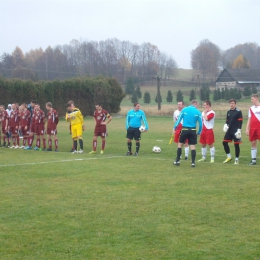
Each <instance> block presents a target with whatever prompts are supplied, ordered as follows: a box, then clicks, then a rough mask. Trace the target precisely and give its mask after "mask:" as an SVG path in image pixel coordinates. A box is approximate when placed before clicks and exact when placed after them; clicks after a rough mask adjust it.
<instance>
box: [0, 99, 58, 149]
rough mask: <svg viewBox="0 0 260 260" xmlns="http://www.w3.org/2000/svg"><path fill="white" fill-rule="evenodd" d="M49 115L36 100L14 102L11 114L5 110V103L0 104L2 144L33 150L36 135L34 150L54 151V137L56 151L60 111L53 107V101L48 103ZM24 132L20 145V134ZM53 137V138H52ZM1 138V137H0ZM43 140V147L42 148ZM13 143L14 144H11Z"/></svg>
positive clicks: (7, 146)
mask: <svg viewBox="0 0 260 260" xmlns="http://www.w3.org/2000/svg"><path fill="white" fill-rule="evenodd" d="M45 106H46V109H47V111H48V112H47V117H46V116H45V113H44V112H43V111H42V110H41V108H40V105H39V104H38V103H36V101H34V100H33V101H31V103H30V104H29V105H27V104H25V103H24V104H21V105H20V106H19V104H15V103H14V104H12V110H11V112H10V115H9V114H8V112H7V111H6V110H5V106H4V105H0V121H1V123H2V140H3V143H2V145H1V141H0V145H1V146H2V147H6V148H14V149H17V148H22V149H24V150H32V149H33V148H32V145H33V141H34V138H35V137H36V146H35V148H34V150H45V151H52V139H54V144H55V151H56V152H57V151H58V138H57V125H58V122H59V117H58V112H57V111H56V110H55V109H53V107H52V103H51V102H47V103H46V105H45ZM46 122H47V140H48V147H47V146H46V137H45V123H46ZM19 132H20V133H21V134H22V136H23V138H22V144H21V146H20V136H19ZM52 137H53V138H52ZM0 140H1V138H0ZM41 142H42V148H41ZM11 143H12V145H11Z"/></svg>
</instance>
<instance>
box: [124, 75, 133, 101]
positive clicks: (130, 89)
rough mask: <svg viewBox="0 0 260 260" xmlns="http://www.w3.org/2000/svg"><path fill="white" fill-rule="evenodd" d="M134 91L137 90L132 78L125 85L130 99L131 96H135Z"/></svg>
mask: <svg viewBox="0 0 260 260" xmlns="http://www.w3.org/2000/svg"><path fill="white" fill-rule="evenodd" d="M134 90H135V85H134V80H133V78H132V77H129V78H128V79H127V80H126V83H125V93H126V95H129V98H130V96H131V95H133V92H134Z"/></svg>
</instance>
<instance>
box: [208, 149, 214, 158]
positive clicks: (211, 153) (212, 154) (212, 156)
mask: <svg viewBox="0 0 260 260" xmlns="http://www.w3.org/2000/svg"><path fill="white" fill-rule="evenodd" d="M209 150H210V155H211V158H214V157H215V147H212V148H210V149H209Z"/></svg>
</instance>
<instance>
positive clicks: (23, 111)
mask: <svg viewBox="0 0 260 260" xmlns="http://www.w3.org/2000/svg"><path fill="white" fill-rule="evenodd" d="M30 117H31V113H30V111H29V110H28V109H27V106H26V104H25V103H24V104H22V105H21V106H20V122H19V130H21V132H22V135H23V145H22V146H21V147H20V148H25V146H26V142H27V141H28V137H29V132H30V129H29V128H30ZM28 145H29V142H28Z"/></svg>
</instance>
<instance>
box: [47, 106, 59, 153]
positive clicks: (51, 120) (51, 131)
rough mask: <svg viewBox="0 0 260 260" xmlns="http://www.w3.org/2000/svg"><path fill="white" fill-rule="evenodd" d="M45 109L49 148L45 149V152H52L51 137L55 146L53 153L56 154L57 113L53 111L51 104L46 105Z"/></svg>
mask: <svg viewBox="0 0 260 260" xmlns="http://www.w3.org/2000/svg"><path fill="white" fill-rule="evenodd" d="M46 109H47V111H48V113H47V118H48V121H47V135H48V145H49V148H47V149H46V151H52V136H53V139H54V144H55V152H58V138H57V125H58V123H59V116H58V112H57V111H56V110H55V109H53V107H52V103H51V102H47V103H46Z"/></svg>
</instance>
